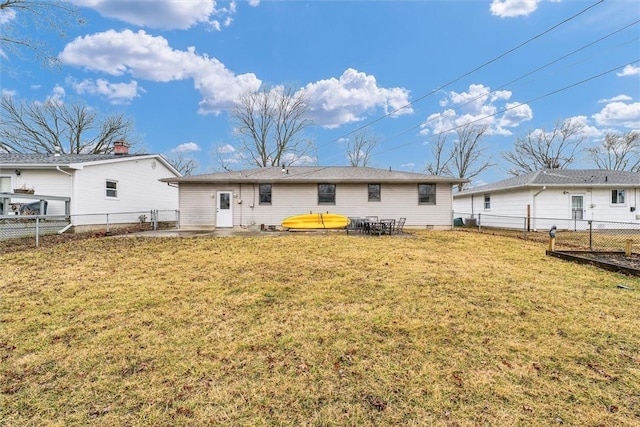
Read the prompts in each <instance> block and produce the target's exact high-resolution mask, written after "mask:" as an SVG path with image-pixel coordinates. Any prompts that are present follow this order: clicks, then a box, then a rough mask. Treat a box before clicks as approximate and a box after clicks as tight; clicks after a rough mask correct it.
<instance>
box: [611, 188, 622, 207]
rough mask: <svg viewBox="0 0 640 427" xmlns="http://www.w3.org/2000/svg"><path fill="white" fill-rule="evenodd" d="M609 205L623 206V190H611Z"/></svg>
mask: <svg viewBox="0 0 640 427" xmlns="http://www.w3.org/2000/svg"><path fill="white" fill-rule="evenodd" d="M611 204H612V205H624V190H611Z"/></svg>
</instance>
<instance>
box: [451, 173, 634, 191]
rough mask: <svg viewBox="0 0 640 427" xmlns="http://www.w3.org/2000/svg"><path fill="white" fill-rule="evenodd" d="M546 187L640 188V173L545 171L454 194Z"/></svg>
mask: <svg viewBox="0 0 640 427" xmlns="http://www.w3.org/2000/svg"><path fill="white" fill-rule="evenodd" d="M545 185H547V186H552V187H554V186H555V187H598V186H607V187H610V186H612V185H620V186H627V187H628V186H640V173H637V172H623V171H611V170H603V169H545V170H541V171H536V172H531V173H528V174H526V175H520V176H515V177H513V178H508V179H505V180H502V181H498V182H494V183H492V184H487V185H482V186H479V187H475V188H470V189H468V190H464V191H462V192H460V193H457V194H454V197H456V196H464V195H470V194H477V193H488V192H491V191H504V190H510V189H516V188H524V187H541V186H545Z"/></svg>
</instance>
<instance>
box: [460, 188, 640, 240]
mask: <svg viewBox="0 0 640 427" xmlns="http://www.w3.org/2000/svg"><path fill="white" fill-rule="evenodd" d="M613 190H614V189H611V188H585V187H556V188H547V189H544V190H543V189H542V188H541V187H540V188H532V189H529V188H522V189H514V190H509V191H501V192H492V193H491V212H484V210H483V203H484V195H483V194H481V193H480V194H474V195H470V194H469V195H462V196H457V197H455V199H454V211H455V213H454V215H456V216H461V217H465V216H466V215H470V214H474V215H475V216H477V215H478V214H481V215H482V216H481V218H482V219H481V222H482V224H483V225H487V226H505V224H506V222H508V221H509V220H507V219H503V218H500V217H501V216H502V217H517V218H520V219H521V220H519V221H511V222H510V223H509V224H506V225H509V226H510V227H511V228H521V227H524V225H523V224H524V222H523V220H522V219H523V218H526V217H527V206H529V214H530V216H531V218H532V221H531V227H532V228H534V229H539V230H544V229H549V228H550V227H551V226H552V225H556V226H557V227H558V228H559V229H560V228H561V224H560V223H559V222H558V221H557V220H558V219H561V220H567V221H570V220H571V218H572V212H571V196H583V198H584V211H585V212H584V220H585V221H588V220H594V221H613V222H616V221H617V222H635V223H640V218H636V212H635V211H631V209H630V208H629V206H637V205H638V203H639V202H640V188H627V189H624V191H625V204H624V205H621V204H612V203H611V202H612V191H613ZM521 224H522V225H521ZM563 227H564V228H568V225H564V226H563Z"/></svg>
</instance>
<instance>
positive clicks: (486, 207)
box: [484, 194, 491, 211]
mask: <svg viewBox="0 0 640 427" xmlns="http://www.w3.org/2000/svg"><path fill="white" fill-rule="evenodd" d="M489 209H491V194H485V195H484V210H486V211H488V210H489Z"/></svg>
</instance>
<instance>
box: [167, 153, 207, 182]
mask: <svg viewBox="0 0 640 427" xmlns="http://www.w3.org/2000/svg"><path fill="white" fill-rule="evenodd" d="M167 161H168V162H169V164H170V165H171V166H173V167H174V169H175V170H177V171H178V172H180V173H181V174H182V175H183V176H191V174H192V173H193V172H194V171H195V170H196V169H198V167H200V165H199V164H198V162H197V161H195V160H194V159H192V158H190V157H187V156H185V155H184V153H182V152H178V153H174V154H173V155H172V156H169V157H168V158H167Z"/></svg>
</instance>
